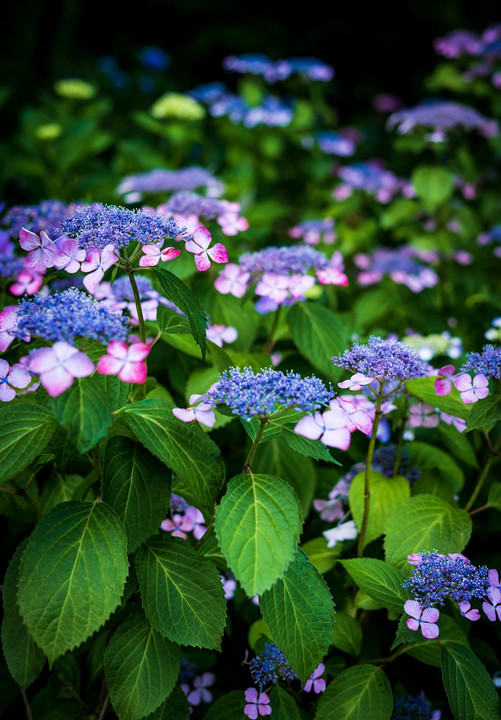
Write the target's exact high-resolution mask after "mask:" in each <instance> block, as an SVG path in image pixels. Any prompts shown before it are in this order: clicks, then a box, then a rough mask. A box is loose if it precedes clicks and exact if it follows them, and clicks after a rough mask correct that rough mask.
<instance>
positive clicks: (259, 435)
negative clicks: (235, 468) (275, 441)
mask: <svg viewBox="0 0 501 720" xmlns="http://www.w3.org/2000/svg"><path fill="white" fill-rule="evenodd" d="M267 422H268V418H260V419H259V430H258V431H257V435H256V437H255V438H254V442H253V443H252V445H251V449H250V450H249V454H248V455H247V460H246V461H245V465H244V472H245V473H250V472H251V465H252V461H253V460H254V455H255V454H256V450H257V448H258V445H259V443H260V442H261V438H262V437H263V433H264V428H265V427H266V424H267Z"/></svg>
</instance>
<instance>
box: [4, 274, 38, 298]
mask: <svg viewBox="0 0 501 720" xmlns="http://www.w3.org/2000/svg"><path fill="white" fill-rule="evenodd" d="M42 281H43V277H42V275H39V274H38V273H36V272H31V271H30V270H25V271H24V272H20V273H19V275H18V276H17V278H16V282H15V283H14V284H13V285H11V286H10V287H9V290H10V292H11V293H12V294H13V295H17V296H18V297H21V295H24V294H26V295H35V293H37V292H38V291H39V290H40V286H41V285H42Z"/></svg>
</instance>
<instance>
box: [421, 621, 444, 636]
mask: <svg viewBox="0 0 501 720" xmlns="http://www.w3.org/2000/svg"><path fill="white" fill-rule="evenodd" d="M421 632H422V633H423V637H425V638H426V639H427V640H434V639H435V638H437V637H438V635H439V632H440V630H439V627H438V625H433V623H426V622H423V623H421Z"/></svg>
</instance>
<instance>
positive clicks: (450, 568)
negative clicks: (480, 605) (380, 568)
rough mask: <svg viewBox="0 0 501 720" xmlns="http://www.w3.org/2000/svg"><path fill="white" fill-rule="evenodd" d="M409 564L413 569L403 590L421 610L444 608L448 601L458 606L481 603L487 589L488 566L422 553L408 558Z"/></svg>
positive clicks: (458, 558) (456, 556)
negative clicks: (474, 599)
mask: <svg viewBox="0 0 501 720" xmlns="http://www.w3.org/2000/svg"><path fill="white" fill-rule="evenodd" d="M410 562H411V563H412V564H413V565H415V567H414V570H413V572H412V575H411V576H410V577H409V578H408V580H406V581H405V582H404V583H403V585H402V587H404V588H406V589H407V590H409V591H410V592H411V593H412V595H413V597H414V599H415V600H417V601H418V602H419V603H420V604H421V605H422V606H423V607H431V606H433V605H443V604H444V603H445V601H446V600H447V599H451V600H454V601H455V602H457V603H458V605H459V604H461V603H464V602H470V601H471V600H472V599H473V598H478V599H483V598H484V597H485V595H486V593H487V590H488V588H489V585H490V582H489V577H488V573H489V570H488V568H487V566H485V565H482V566H480V567H477V566H476V565H473V564H472V563H471V562H470V561H469V560H468V558H466V557H465V556H464V555H460V554H455V555H441V554H440V553H437V552H425V553H421V554H418V555H414V556H411V558H410Z"/></svg>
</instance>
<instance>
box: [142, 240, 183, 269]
mask: <svg viewBox="0 0 501 720" xmlns="http://www.w3.org/2000/svg"><path fill="white" fill-rule="evenodd" d="M162 246H163V242H160V243H156V244H153V245H143V247H142V251H143V253H144V255H143V257H142V258H141V259H140V260H139V267H153V266H155V265H158V263H159V261H160V260H161V261H162V262H168V261H169V260H174V258H177V256H178V255H180V254H181V250H177V249H176V248H173V247H167V248H163V249H162Z"/></svg>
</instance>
